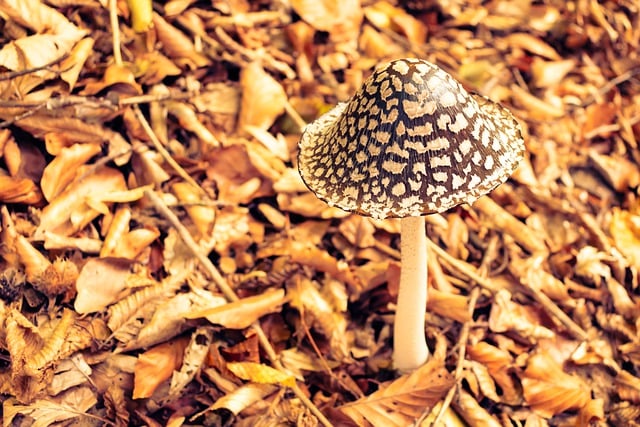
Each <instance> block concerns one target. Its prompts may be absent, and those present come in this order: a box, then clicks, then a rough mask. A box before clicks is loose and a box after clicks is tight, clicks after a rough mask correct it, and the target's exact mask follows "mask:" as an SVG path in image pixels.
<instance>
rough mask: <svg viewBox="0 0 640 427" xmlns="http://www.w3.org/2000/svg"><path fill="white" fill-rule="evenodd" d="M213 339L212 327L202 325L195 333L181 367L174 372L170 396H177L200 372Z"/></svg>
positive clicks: (185, 352) (192, 335) (186, 349)
mask: <svg viewBox="0 0 640 427" xmlns="http://www.w3.org/2000/svg"><path fill="white" fill-rule="evenodd" d="M212 341H213V330H212V329H211V327H200V328H198V329H197V330H196V331H195V332H194V333H193V334H191V340H190V341H189V344H188V345H187V347H186V348H185V351H184V357H183V359H182V365H181V366H180V369H179V370H177V371H175V372H173V375H172V376H171V385H170V387H169V393H168V398H177V397H179V394H180V393H182V392H184V389H185V387H186V386H187V385H188V384H189V383H190V382H191V381H192V380H193V378H194V377H195V376H196V375H198V374H199V372H200V370H201V369H202V366H203V365H204V363H205V360H206V358H207V355H208V354H209V346H210V345H211V343H212Z"/></svg>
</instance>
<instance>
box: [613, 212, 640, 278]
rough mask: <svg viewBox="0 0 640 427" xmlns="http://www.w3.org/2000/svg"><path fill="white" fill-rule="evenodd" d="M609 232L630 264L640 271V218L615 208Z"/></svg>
mask: <svg viewBox="0 0 640 427" xmlns="http://www.w3.org/2000/svg"><path fill="white" fill-rule="evenodd" d="M609 232H610V233H611V236H612V237H613V240H614V242H615V244H616V247H617V248H618V249H619V250H620V251H621V252H622V254H623V255H624V256H625V258H626V259H627V260H628V261H629V264H630V265H631V266H633V267H635V268H636V269H637V270H640V216H638V215H634V214H632V213H631V212H629V211H626V210H622V209H619V208H613V210H612V216H611V223H610V225H609Z"/></svg>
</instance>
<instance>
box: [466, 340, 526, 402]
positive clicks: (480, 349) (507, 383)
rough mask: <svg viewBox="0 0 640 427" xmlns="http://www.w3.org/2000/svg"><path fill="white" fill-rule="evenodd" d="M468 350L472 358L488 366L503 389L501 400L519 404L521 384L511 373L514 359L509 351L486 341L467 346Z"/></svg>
mask: <svg viewBox="0 0 640 427" xmlns="http://www.w3.org/2000/svg"><path fill="white" fill-rule="evenodd" d="M467 352H468V354H469V357H470V358H471V359H472V360H475V361H477V362H479V363H481V364H482V365H483V366H486V367H487V369H488V370H489V374H490V375H491V377H492V378H493V379H494V380H495V381H496V383H497V384H498V385H499V386H500V388H501V389H502V396H501V401H503V402H505V403H508V404H510V405H517V404H519V403H520V402H521V401H522V393H521V391H520V390H519V385H518V384H517V383H516V381H515V379H514V377H513V376H512V375H511V371H512V370H513V369H514V360H513V357H512V356H511V355H510V354H509V353H508V352H507V351H505V350H501V349H499V348H498V347H494V346H492V345H490V344H488V343H486V342H479V343H477V344H474V345H471V346H467Z"/></svg>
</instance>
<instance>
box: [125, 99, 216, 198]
mask: <svg viewBox="0 0 640 427" xmlns="http://www.w3.org/2000/svg"><path fill="white" fill-rule="evenodd" d="M133 111H134V113H135V114H136V117H137V118H138V121H139V122H140V125H142V129H144V131H145V133H146V134H147V136H148V137H149V140H150V141H151V143H152V144H153V147H154V148H155V149H156V150H157V151H158V153H160V155H161V156H162V158H163V159H164V160H165V162H167V164H169V166H171V168H172V169H173V170H174V171H176V173H177V174H178V175H179V176H180V177H181V178H182V179H184V180H185V181H186V182H188V183H189V184H191V185H192V186H193V187H194V188H196V189H198V191H199V192H200V194H201V195H202V196H205V197H206V193H205V191H204V190H203V189H202V187H200V185H198V183H197V182H196V181H195V180H194V179H193V178H191V175H189V174H188V173H187V172H186V171H185V170H184V169H183V168H182V166H180V165H179V164H178V162H176V161H175V160H174V158H173V157H172V156H171V154H170V153H169V152H168V151H167V150H166V149H165V148H164V146H163V145H162V143H161V142H160V140H159V139H158V137H157V136H156V134H155V132H154V131H153V129H151V125H150V124H149V122H148V121H147V119H146V118H145V117H144V114H142V111H140V108H139V107H138V106H137V105H134V106H133Z"/></svg>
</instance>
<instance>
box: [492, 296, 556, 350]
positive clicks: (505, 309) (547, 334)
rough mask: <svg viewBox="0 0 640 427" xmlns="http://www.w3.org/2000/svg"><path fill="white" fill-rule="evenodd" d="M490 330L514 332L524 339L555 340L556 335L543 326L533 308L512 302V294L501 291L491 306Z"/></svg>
mask: <svg viewBox="0 0 640 427" xmlns="http://www.w3.org/2000/svg"><path fill="white" fill-rule="evenodd" d="M489 329H491V330H492V331H493V332H507V331H513V332H516V333H518V334H519V335H521V336H522V337H523V338H532V339H539V338H554V337H555V333H554V332H553V331H552V330H550V329H549V328H547V327H545V326H543V325H542V318H541V317H540V314H539V313H538V312H537V311H536V310H534V309H533V308H532V307H527V306H523V305H520V304H517V303H515V302H513V301H512V300H511V293H510V292H509V291H507V290H505V289H501V290H499V291H498V292H497V293H496V295H495V297H494V303H493V305H492V306H491V314H490V315H489Z"/></svg>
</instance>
